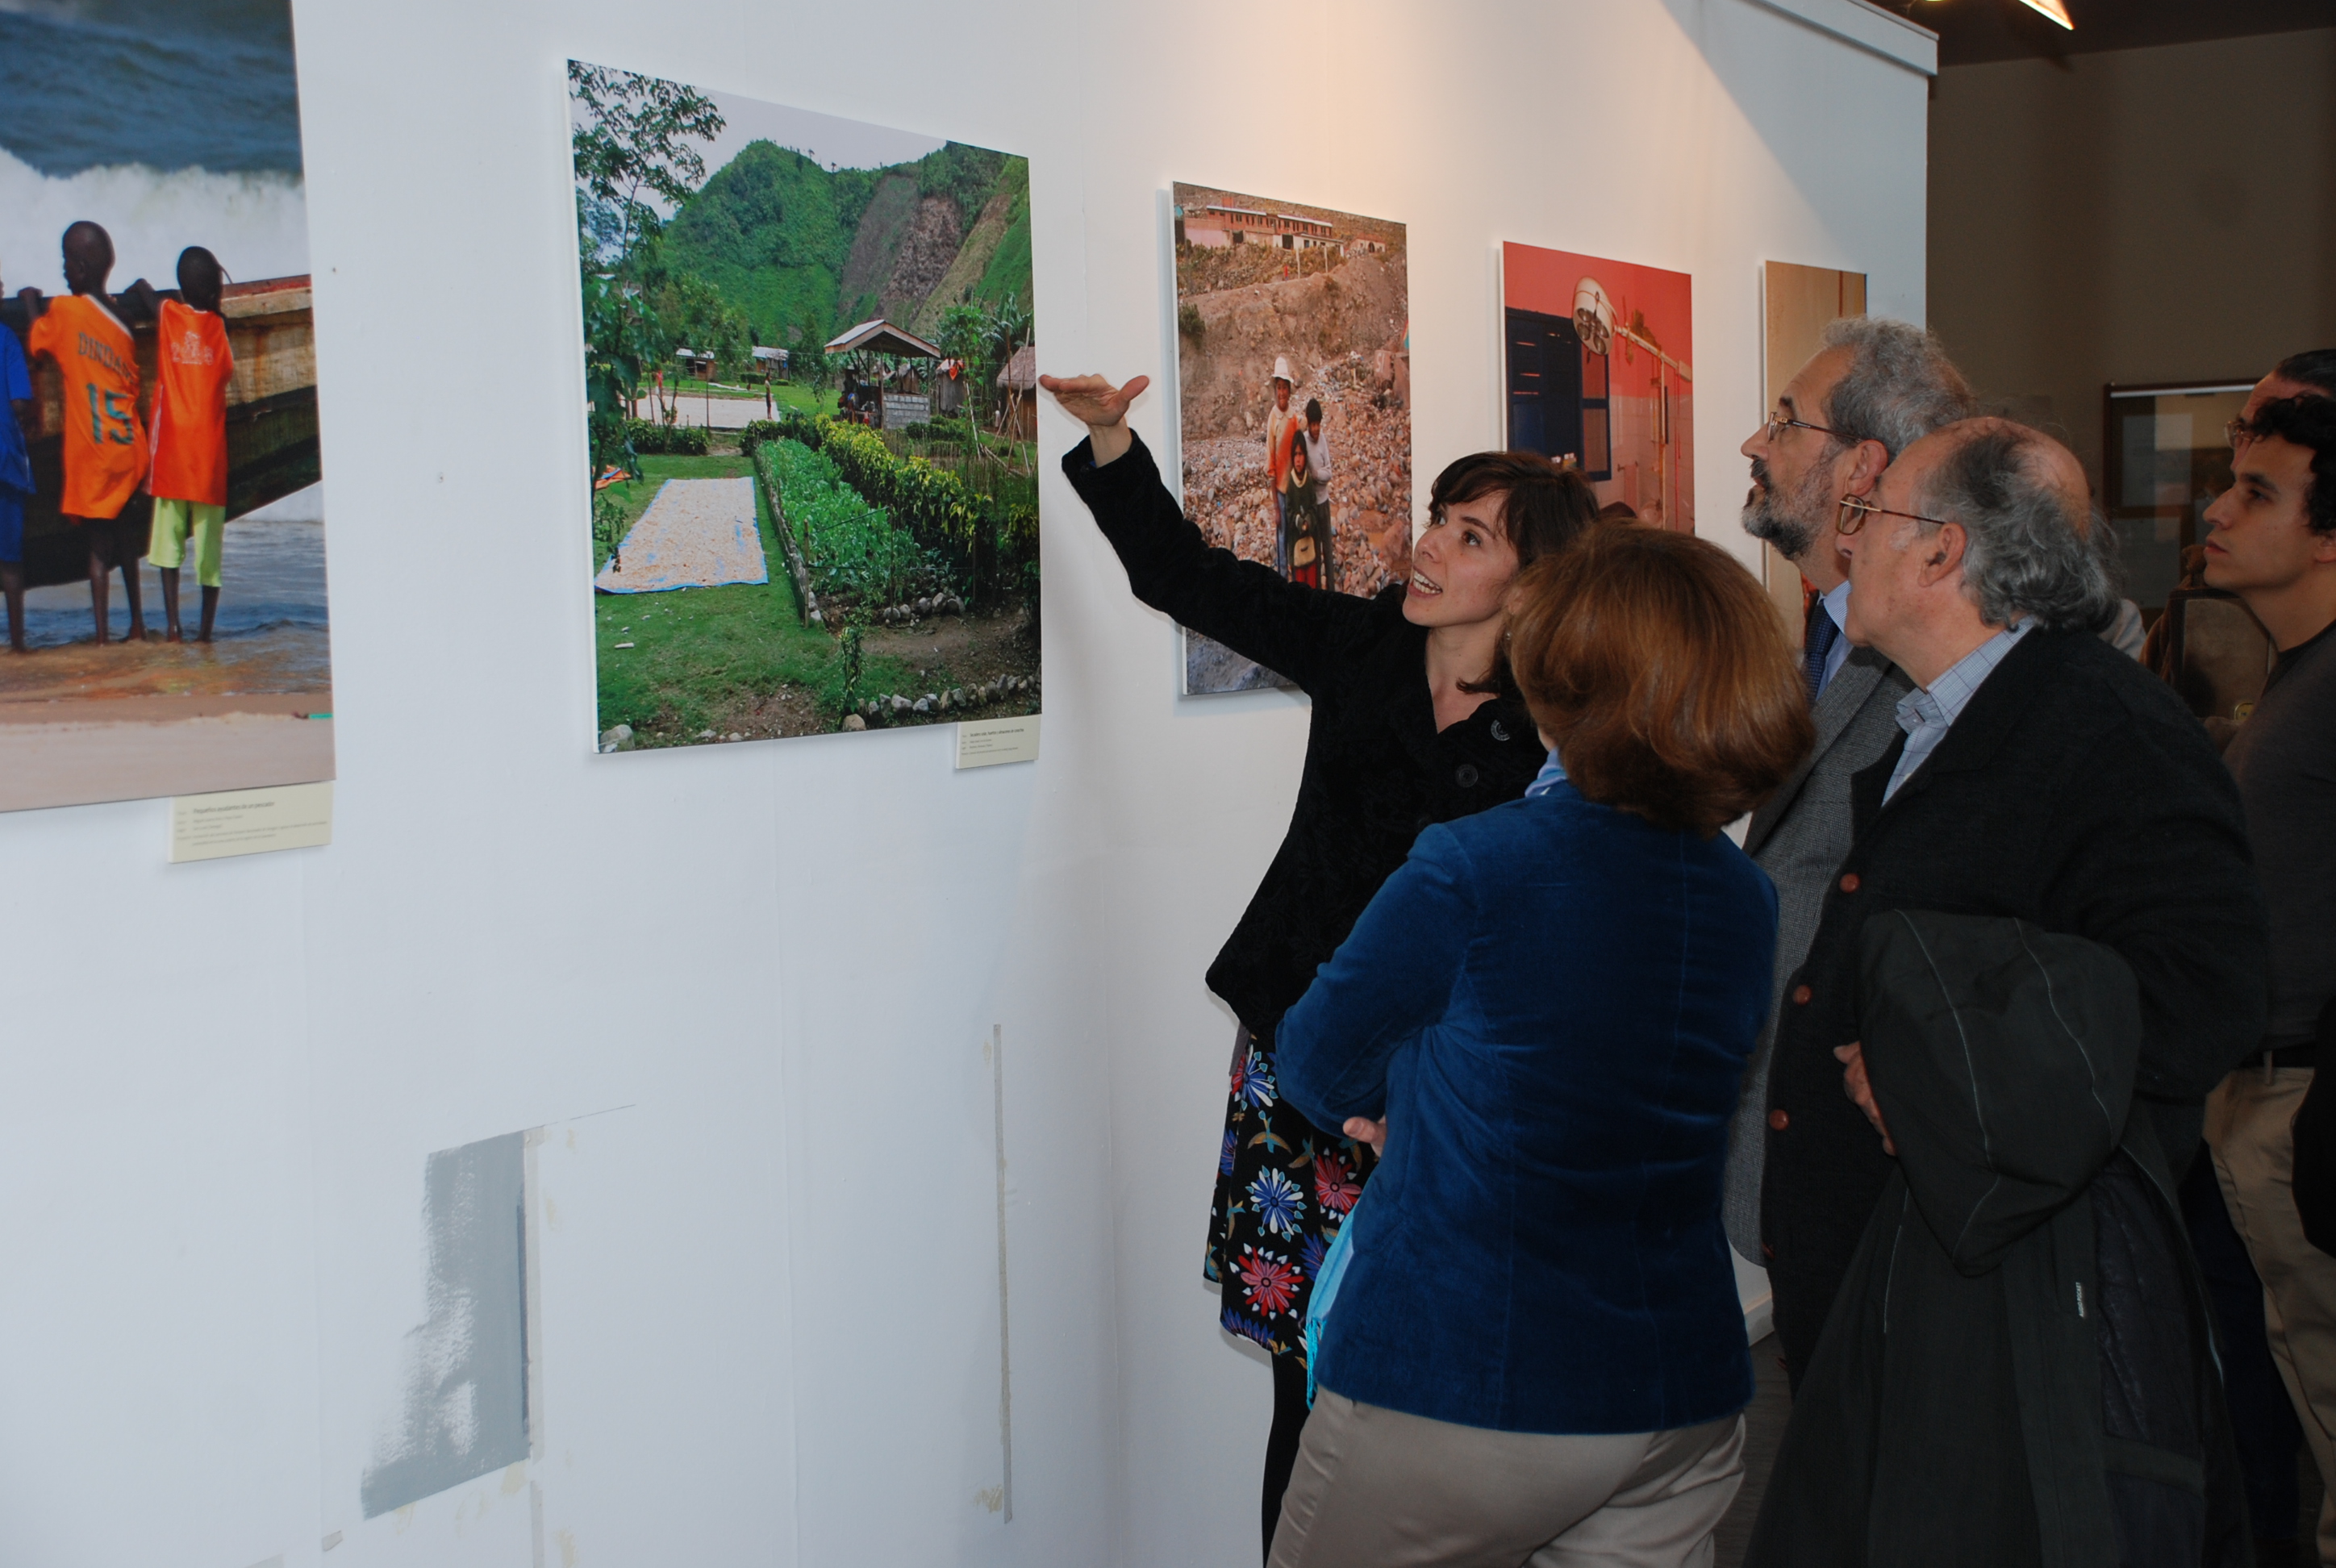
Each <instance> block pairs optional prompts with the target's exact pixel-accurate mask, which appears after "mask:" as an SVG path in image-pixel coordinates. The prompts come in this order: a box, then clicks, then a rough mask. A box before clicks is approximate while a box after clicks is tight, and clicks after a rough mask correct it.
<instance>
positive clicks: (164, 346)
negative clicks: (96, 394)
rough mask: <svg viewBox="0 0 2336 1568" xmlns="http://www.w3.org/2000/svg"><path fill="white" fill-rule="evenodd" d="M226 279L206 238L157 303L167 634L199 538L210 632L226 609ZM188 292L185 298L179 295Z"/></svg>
mask: <svg viewBox="0 0 2336 1568" xmlns="http://www.w3.org/2000/svg"><path fill="white" fill-rule="evenodd" d="M224 281H225V279H224V278H223V277H222V276H221V274H220V271H219V258H218V257H216V256H213V255H212V254H211V253H210V252H209V251H208V250H206V249H204V248H202V247H201V246H200V245H190V246H189V247H188V248H186V249H185V250H182V251H180V253H179V295H180V298H179V299H163V300H160V301H159V302H158V304H157V307H156V310H155V317H156V322H157V326H156V331H157V335H158V337H157V342H156V346H155V360H156V363H157V365H159V367H160V369H159V372H158V379H159V381H160V383H161V385H158V386H157V387H156V388H155V391H154V468H153V472H152V475H151V478H149V480H148V481H147V484H146V488H147V489H148V490H149V491H151V492H153V496H154V541H153V546H152V554H151V556H150V557H149V558H148V559H150V560H152V561H153V563H154V568H155V570H157V571H158V572H160V573H161V578H162V616H163V618H164V620H165V621H167V622H168V623H169V629H168V630H167V631H166V632H165V633H164V636H165V637H166V638H167V639H168V640H170V641H171V642H178V641H180V640H182V639H181V636H180V630H179V567H180V562H182V561H183V560H186V547H187V538H188V536H189V535H190V534H192V535H193V536H194V541H195V581H196V582H198V583H200V585H201V586H202V590H203V625H202V630H201V631H200V632H199V633H197V634H196V635H197V638H198V640H200V641H202V642H209V641H210V639H211V622H212V620H213V618H216V617H217V616H218V614H219V541H220V538H221V536H222V535H224V534H225V533H226V531H227V384H228V380H229V377H231V376H233V375H235V355H233V354H232V353H231V352H229V348H228V342H227V322H226V320H225V319H224V318H223V317H221V316H220V315H219V286H220V284H221V283H222V282H224ZM180 300H183V301H184V303H183V304H182V303H180Z"/></svg>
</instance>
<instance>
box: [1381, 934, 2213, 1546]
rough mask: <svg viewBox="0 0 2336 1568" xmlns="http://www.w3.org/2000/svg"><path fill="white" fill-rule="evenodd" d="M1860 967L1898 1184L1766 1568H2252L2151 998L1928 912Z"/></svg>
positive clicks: (1781, 1499)
mask: <svg viewBox="0 0 2336 1568" xmlns="http://www.w3.org/2000/svg"><path fill="white" fill-rule="evenodd" d="M1862 947H1863V949H1864V970H1863V973H1862V975H1861V976H1860V984H1861V987H1862V994H1863V995H1864V998H1865V1001H1866V1007H1865V1026H1866V1037H1865V1040H1864V1049H1865V1057H1866V1065H1867V1070H1868V1071H1869V1073H1870V1074H1871V1075H1872V1078H1873V1084H1874V1098H1875V1099H1876V1101H1877V1102H1878V1103H1879V1104H1880V1105H1881V1109H1882V1115H1883V1120H1884V1121H1885V1123H1887V1125H1889V1127H1890V1131H1891V1134H1892V1136H1893V1139H1894V1140H1895V1142H1896V1144H1897V1149H1898V1159H1897V1161H1896V1171H1895V1174H1893V1175H1892V1176H1891V1178H1890V1180H1889V1183H1888V1184H1887V1185H1885V1186H1884V1187H1883V1193H1882V1200H1881V1202H1880V1203H1878V1204H1877V1205H1876V1206H1875V1208H1874V1213H1873V1216H1872V1218H1871V1219H1870V1221H1869V1222H1868V1223H1867V1225H1866V1229H1865V1234H1864V1241H1863V1244H1862V1245H1861V1246H1860V1247H1859V1249H1858V1251H1857V1255H1856V1258H1855V1261H1854V1262H1853V1263H1852V1265H1851V1268H1850V1271H1849V1274H1848V1278H1847V1281H1845V1283H1844V1285H1843V1287H1842V1291H1841V1294H1840V1297H1839V1298H1838V1299H1837V1300H1835V1303H1834V1308H1833V1311H1832V1314H1831V1316H1830V1317H1829V1318H1828V1319H1827V1320H1826V1323H1825V1333H1824V1336H1823V1338H1822V1339H1820V1340H1819V1341H1818V1344H1817V1349H1816V1355H1815V1359H1814V1361H1813V1362H1812V1363H1811V1365H1810V1366H1809V1368H1808V1371H1807V1375H1806V1377H1805V1378H1803V1380H1802V1382H1801V1385H1800V1387H1799V1388H1798V1390H1797V1391H1796V1396H1795V1398H1794V1401H1793V1418H1792V1421H1791V1423H1790V1425H1789V1426H1787V1427H1786V1431H1785V1440H1784V1443H1783V1446H1781V1447H1780V1448H1779V1450H1778V1452H1777V1456H1776V1469H1775V1471H1774V1472H1773V1473H1772V1475H1770V1478H1769V1483H1768V1489H1767V1494H1766V1495H1764V1496H1763V1498H1762V1499H1761V1505H1760V1517H1759V1522H1758V1524H1757V1525H1756V1526H1755V1528H1754V1531H1753V1538H1752V1543H1751V1546H1750V1549H1749V1551H1748V1552H1747V1555H1746V1558H1745V1561H1746V1562H1747V1564H1750V1565H1751V1568H1883V1565H1885V1564H1886V1565H1887V1568H1963V1565H1964V1564H1969V1563H1987V1564H1990V1568H2027V1565H2030V1564H2033V1565H2035V1568H2243V1565H2244V1564H2245V1563H2248V1562H2250V1561H2252V1554H2251V1553H2250V1552H2249V1551H2248V1547H2247V1539H2246V1517H2245V1514H2246V1508H2245V1486H2244V1482H2243V1481H2242V1480H2241V1478H2240V1474H2239V1468H2238V1456H2237V1455H2236V1453H2235V1452H2234V1449H2233V1447H2232V1444H2231V1432H2230V1421H2229V1417H2228V1415H2227V1413H2226V1411H2225V1408H2224V1401H2223V1395H2222V1384H2221V1379H2220V1378H2219V1376H2218V1375H2217V1372H2216V1369H2215V1364H2214V1351H2213V1349H2212V1345H2211V1336H2210V1331H2209V1328H2208V1323H2209V1315H2208V1310H2207V1304H2206V1296H2205V1281H2204V1279H2203V1277H2202V1276H2201V1273H2200V1271H2199V1269H2198V1265H2197V1261H2196V1259H2195V1257H2193V1255H2192V1253H2191V1251H2190V1245H2189V1242H2188V1239H2187V1237H2186V1236H2185V1233H2184V1231H2183V1228H2182V1222H2181V1219H2180V1216H2179V1210H2178V1207H2177V1204H2176V1203H2175V1196H2174V1187H2173V1183H2172V1182H2171V1181H2170V1179H2169V1178H2168V1176H2167V1174H2166V1166H2165V1164H2164V1161H2163V1158H2162V1156H2161V1155H2160V1154H2159V1151H2158V1148H2157V1144H2156V1131H2155V1118H2153V1117H2150V1116H2147V1115H2136V1114H2133V1112H2134V1104H2133V1085H2134V1079H2135V1076H2136V1068H2137V1066H2138V1051H2137V1048H2136V1047H2137V1046H2138V1044H2139V1041H2140V1037H2141V1034H2142V1029H2141V1007H2140V1001H2139V993H2138V988H2137V987H2136V984H2135V977H2134V972H2133V970H2132V969H2129V968H2127V965H2126V963H2125V961H2124V960H2123V959H2119V958H2118V957H2117V955H2116V954H2115V953H2113V952H2111V951H2109V950H2107V948H2104V947H2101V946H2099V945H2098V944H2096V943H2092V942H2088V941H2085V940H2082V939H2080V938H2076V937H2068V936H2054V935H2051V934H2049V933H2047V932H2044V931H2041V930H2038V929H2037V928H2035V927H2033V926H2031V925H2029V924H2027V923H2026V922H2025V921H2020V920H1997V919H1990V918H1985V917H1981V918H1973V917H1971V916H1953V915H1940V914H1934V913H1931V912H1929V911H1903V910H1901V911H1892V912H1891V913H1889V914H1887V915H1882V916H1876V917H1875V918H1874V919H1871V920H1867V921H1866V922H1865V927H1864V940H1863V942H1862ZM1871 1135H1872V1134H1871V1133H1870V1132H1869V1136H1871ZM1876 1141H1877V1143H1878V1142H1879V1140H1878V1139H1877V1140H1876ZM1339 1306H1340V1309H1341V1310H1344V1308H1345V1301H1344V1300H1343V1299H1342V1300H1341V1301H1340V1303H1339Z"/></svg>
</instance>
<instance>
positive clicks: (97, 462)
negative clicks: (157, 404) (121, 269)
mask: <svg viewBox="0 0 2336 1568" xmlns="http://www.w3.org/2000/svg"><path fill="white" fill-rule="evenodd" d="M64 264H65V284H66V286H67V287H70V288H71V289H72V290H73V293H72V294H70V295H68V296H66V297H63V298H62V299H53V300H49V301H47V302H46V304H45V307H44V303H43V301H42V299H41V295H40V291H39V290H38V289H34V288H27V289H24V290H23V291H22V292H21V293H20V295H19V296H18V297H20V298H22V299H23V300H24V304H25V313H26V314H27V315H28V316H32V317H34V321H33V325H32V331H31V333H30V334H28V335H27V336H26V339H25V344H24V346H25V348H26V350H27V351H28V352H29V354H30V355H31V356H32V357H33V358H34V359H38V358H39V357H40V356H41V355H44V354H45V355H48V356H49V357H50V358H51V359H53V360H54V361H55V362H56V366H57V369H58V371H59V372H60V373H62V374H63V376H64V382H65V396H64V421H65V428H64V460H65V462H64V467H65V484H64V494H63V499H62V502H61V503H60V505H59V508H58V510H59V511H63V513H64V514H65V517H66V519H67V520H68V521H71V522H72V523H73V525H74V526H75V527H77V528H79V529H80V530H81V531H82V536H83V540H84V541H85V542H86V543H87V545H88V547H89V598H90V609H91V611H92V613H93V614H94V615H95V616H96V618H97V640H98V645H99V646H100V647H103V646H104V644H105V640H106V624H105V623H106V604H105V579H106V572H107V570H108V569H109V568H111V567H112V566H114V565H116V564H119V565H120V566H121V568H122V592H123V597H124V598H126V599H128V600H129V603H130V640H131V641H132V642H142V641H144V640H145V638H146V617H145V613H144V609H143V607H141V605H140V603H139V594H138V558H139V557H140V556H141V555H143V554H144V553H145V542H146V541H144V540H142V539H136V538H133V537H131V533H132V531H134V529H135V526H136V525H137V524H138V523H140V522H142V521H145V509H144V508H142V507H139V508H131V507H130V503H131V500H132V499H133V498H134V497H135V496H136V495H137V493H138V486H139V485H140V483H141V482H143V481H144V479H145V478H146V450H147V449H146V431H145V427H144V426H143V425H141V424H140V423H139V420H138V354H137V348H136V346H134V345H133V344H132V343H131V339H130V329H129V328H128V327H127V326H123V325H122V319H121V317H117V316H116V315H114V313H113V307H112V302H111V301H109V300H108V299H107V298H106V295H105V279H106V276H107V274H109V273H111V272H112V270H113V239H112V236H111V235H109V234H107V233H106V232H105V230H104V229H101V228H99V227H98V226H97V225H96V224H94V223H89V222H81V223H76V224H74V225H73V227H72V228H70V229H66V230H65V234H64ZM125 508H130V511H131V515H130V517H129V518H128V519H126V520H125V519H124V518H123V517H122V512H123V511H124V509H125ZM125 523H126V524H127V526H125Z"/></svg>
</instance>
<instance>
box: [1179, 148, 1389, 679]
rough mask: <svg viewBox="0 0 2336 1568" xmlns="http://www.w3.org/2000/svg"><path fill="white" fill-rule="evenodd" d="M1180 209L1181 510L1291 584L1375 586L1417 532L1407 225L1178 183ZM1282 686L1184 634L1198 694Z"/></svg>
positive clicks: (1350, 589)
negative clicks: (1393, 534)
mask: <svg viewBox="0 0 2336 1568" xmlns="http://www.w3.org/2000/svg"><path fill="white" fill-rule="evenodd" d="M1173 203H1174V208H1173V210H1174V219H1175V239H1174V243H1175V250H1176V371H1177V396H1178V400H1179V413H1178V428H1179V431H1180V433H1181V435H1182V438H1183V440H1182V446H1183V489H1184V495H1183V499H1184V511H1185V513H1186V515H1187V516H1189V517H1191V518H1192V521H1193V522H1194V523H1195V524H1197V525H1198V526H1199V528H1200V530H1201V531H1202V534H1203V535H1205V536H1206V537H1207V538H1208V540H1209V541H1210V542H1211V543H1212V544H1215V545H1221V546H1222V547H1224V548H1226V549H1229V550H1232V551H1233V552H1234V553H1235V554H1237V555H1239V556H1241V558H1242V559H1244V560H1254V561H1259V562H1260V563H1263V564H1265V565H1268V566H1271V567H1273V568H1274V569H1275V570H1278V571H1280V572H1281V574H1282V575H1283V576H1284V577H1287V578H1289V579H1290V580H1292V581H1294V582H1301V583H1305V584H1308V585H1309V586H1311V587H1315V588H1319V589H1324V590H1326V591H1330V592H1338V593H1353V594H1365V595H1368V594H1374V593H1377V592H1378V591H1379V590H1380V589H1384V588H1386V587H1387V584H1388V583H1389V582H1390V581H1391V580H1392V579H1390V578H1389V577H1388V575H1387V569H1386V566H1385V564H1384V561H1383V554H1384V552H1385V551H1386V550H1387V549H1388V543H1387V540H1388V535H1389V533H1390V531H1398V530H1399V531H1402V532H1403V533H1404V534H1406V535H1407V533H1408V531H1409V529H1410V526H1411V347H1410V331H1411V323H1410V317H1411V307H1410V292H1409V282H1408V275H1407V270H1406V252H1405V248H1404V226H1403V225H1402V224H1400V223H1395V222H1391V221H1388V220H1387V219H1376V218H1364V217H1360V216H1358V215H1357V214H1354V213H1350V212H1340V211H1337V210H1334V209H1329V208H1321V207H1313V206H1309V205H1306V204H1304V203H1299V202H1291V201H1287V200H1277V199H1274V198H1270V197H1261V196H1252V195H1249V194H1246V193H1243V192H1240V191H1231V190H1218V189H1215V188H1212V187H1208V186H1198V185H1186V184H1183V183H1181V182H1180V183H1178V184H1177V185H1176V186H1175V188H1174V192H1173ZM1300 446H1302V447H1304V448H1305V453H1304V455H1303V457H1302V458H1299V457H1298V456H1297V455H1296V453H1297V450H1298V448H1299V447H1300ZM1293 495H1294V496H1295V498H1296V499H1295V503H1294V504H1293V499H1292V498H1293ZM1317 531H1319V532H1320V533H1321V534H1323V535H1326V536H1327V537H1326V538H1324V539H1322V540H1320V541H1319V548H1318V541H1317V540H1316V538H1315V537H1314V536H1315V534H1316V532H1317ZM1309 558H1310V559H1309ZM1286 684H1288V683H1287V682H1286V681H1284V680H1283V678H1282V677H1280V675H1278V674H1276V673H1275V672H1274V671H1272V670H1270V669H1266V668H1264V667H1261V666H1260V665H1258V664H1257V663H1255V662H1254V661H1253V660H1251V659H1247V658H1243V657H1241V656H1240V655H1238V654H1236V653H1234V652H1233V651H1232V650H1231V649H1230V648H1223V647H1221V646H1220V645H1218V644H1216V643H1214V642H1212V641H1211V640H1210V639H1209V638H1204V637H1202V636H1201V635H1200V634H1198V633H1196V632H1193V631H1191V630H1187V631H1186V632H1185V633H1184V689H1185V691H1186V693H1187V694H1188V695H1192V694H1200V693H1205V692H1222V691H1243V690H1248V689H1250V688H1251V687H1260V686H1280V685H1286Z"/></svg>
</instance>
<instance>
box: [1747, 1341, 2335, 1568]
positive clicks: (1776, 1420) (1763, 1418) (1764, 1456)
mask: <svg viewBox="0 0 2336 1568" xmlns="http://www.w3.org/2000/svg"><path fill="white" fill-rule="evenodd" d="M1752 1376H1753V1378H1754V1379H1755V1381H1756V1384H1757V1387H1756V1388H1755V1389H1754V1391H1753V1395H1752V1403H1751V1405H1750V1406H1749V1407H1747V1408H1746V1410H1745V1412H1744V1489H1743V1490H1742V1491H1740V1492H1738V1493H1737V1494H1736V1505H1735V1506H1734V1507H1733V1508H1730V1509H1729V1510H1728V1517H1727V1518H1725V1519H1723V1520H1721V1521H1720V1522H1719V1551H1718V1563H1717V1568H1737V1564H1738V1563H1742V1562H1743V1561H1744V1549H1745V1547H1746V1546H1747V1545H1748V1544H1750V1543H1751V1540H1752V1521H1753V1520H1754V1519H1755V1518H1756V1517H1757V1515H1758V1514H1759V1512H1760V1495H1761V1494H1762V1493H1764V1492H1766V1491H1767V1489H1768V1472H1769V1470H1770V1469H1771V1468H1772V1467H1773V1466H1775V1465H1776V1446H1777V1445H1778V1444H1779V1443H1781V1442H1783V1441H1784V1437H1785V1422H1786V1419H1787V1418H1788V1417H1790V1416H1791V1415H1792V1413H1793V1400H1792V1396H1791V1394H1790V1393H1789V1392H1787V1391H1786V1387H1785V1363H1784V1360H1783V1359H1782V1358H1781V1357H1780V1356H1779V1355H1778V1353H1777V1350H1776V1336H1775V1335H1773V1334H1771V1335H1770V1336H1769V1337H1768V1338H1767V1339H1763V1340H1761V1341H1760V1342H1759V1343H1758V1344H1757V1345H1755V1346H1753V1347H1752ZM2295 1463H2296V1468H2297V1472H2298V1488H2297V1497H2296V1531H2295V1534H2296V1539H2297V1540H2299V1541H2303V1542H2309V1541H2311V1539H2312V1531H2313V1530H2314V1528H2315V1527H2316V1524H2317V1522H2318V1520H2319V1518H2320V1496H2321V1488H2320V1476H2319V1474H2318V1473H2317V1472H2316V1471H2314V1470H2313V1469H2312V1454H2311V1451H2310V1450H2309V1449H2304V1450H2301V1451H2299V1452H2298V1453H2297V1455H2296V1456H2295ZM2305 1561H2307V1562H2308V1561H2310V1559H2309V1558H2306V1559H2305Z"/></svg>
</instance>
